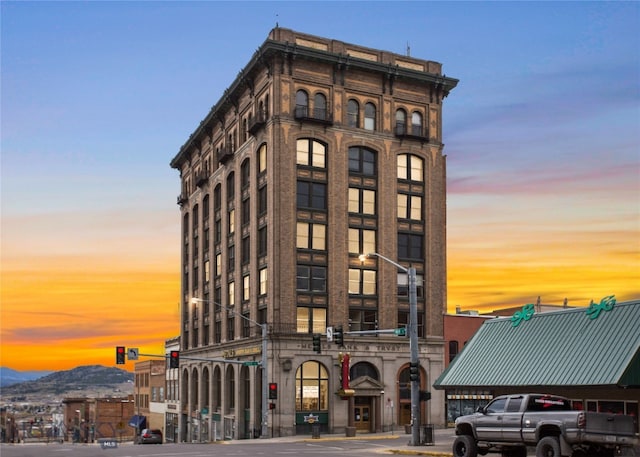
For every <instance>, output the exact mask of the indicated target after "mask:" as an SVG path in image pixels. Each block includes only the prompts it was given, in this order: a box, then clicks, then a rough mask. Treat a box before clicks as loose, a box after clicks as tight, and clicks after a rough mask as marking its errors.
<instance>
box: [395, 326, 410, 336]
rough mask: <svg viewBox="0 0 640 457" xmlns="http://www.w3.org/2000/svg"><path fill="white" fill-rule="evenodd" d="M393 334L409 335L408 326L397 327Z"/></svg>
mask: <svg viewBox="0 0 640 457" xmlns="http://www.w3.org/2000/svg"><path fill="white" fill-rule="evenodd" d="M393 334H394V335H396V336H407V328H406V327H402V328H397V329H395V330H394V331H393Z"/></svg>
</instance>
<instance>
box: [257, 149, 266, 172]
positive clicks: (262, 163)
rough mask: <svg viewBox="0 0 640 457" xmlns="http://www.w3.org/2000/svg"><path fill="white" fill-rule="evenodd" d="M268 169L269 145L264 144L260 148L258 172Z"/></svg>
mask: <svg viewBox="0 0 640 457" xmlns="http://www.w3.org/2000/svg"><path fill="white" fill-rule="evenodd" d="M265 171H267V145H266V144H263V145H262V146H260V149H259V150H258V173H264V172H265Z"/></svg>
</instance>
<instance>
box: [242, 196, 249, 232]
mask: <svg viewBox="0 0 640 457" xmlns="http://www.w3.org/2000/svg"><path fill="white" fill-rule="evenodd" d="M249 222H251V199H250V198H245V199H244V200H242V225H243V226H245V225H248V224H249Z"/></svg>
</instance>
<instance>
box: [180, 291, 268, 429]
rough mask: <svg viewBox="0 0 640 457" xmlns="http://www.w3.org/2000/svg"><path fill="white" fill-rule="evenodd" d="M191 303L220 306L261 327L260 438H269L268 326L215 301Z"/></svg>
mask: <svg viewBox="0 0 640 457" xmlns="http://www.w3.org/2000/svg"><path fill="white" fill-rule="evenodd" d="M191 301H192V302H193V303H195V302H206V303H211V304H214V305H216V306H219V307H221V308H224V309H225V310H227V311H228V312H231V313H233V314H235V315H236V316H239V317H241V318H242V319H244V320H246V321H248V322H251V323H252V324H254V325H257V326H258V327H260V329H261V330H262V357H261V361H260V365H262V405H261V408H262V424H261V429H260V438H268V435H269V430H268V423H269V404H268V401H267V400H268V398H267V397H268V394H269V391H268V389H269V376H268V369H267V363H268V358H267V324H266V323H264V324H260V323H258V322H256V321H254V320H253V319H250V318H248V317H247V316H245V315H244V314H239V313H238V312H237V311H236V310H235V309H232V308H227V307H226V306H224V305H223V304H221V303H218V302H215V301H213V300H204V299H202V298H195V297H193V298H191Z"/></svg>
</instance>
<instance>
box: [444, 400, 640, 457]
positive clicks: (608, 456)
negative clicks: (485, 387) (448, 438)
mask: <svg viewBox="0 0 640 457" xmlns="http://www.w3.org/2000/svg"><path fill="white" fill-rule="evenodd" d="M455 427H456V438H455V440H454V442H453V455H454V457H476V456H477V455H478V454H480V455H485V454H487V453H489V452H500V453H502V455H503V456H504V457H526V455H527V446H531V447H535V449H536V457H560V456H569V457H613V456H614V455H617V453H618V452H620V451H621V450H622V449H624V448H628V449H632V448H633V446H635V445H637V443H638V437H637V435H636V433H635V427H636V425H635V423H634V418H633V417H632V416H625V415H621V414H609V413H596V412H588V411H574V410H572V409H571V401H570V400H568V399H566V398H564V397H559V396H555V395H545V394H517V395H503V396H500V397H496V398H494V399H493V400H492V401H491V402H490V403H489V404H487V405H486V406H484V407H480V408H478V411H477V412H476V413H475V414H470V415H468V416H461V417H458V418H457V419H456V422H455ZM631 452H633V451H631ZM632 455H633V454H632Z"/></svg>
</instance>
